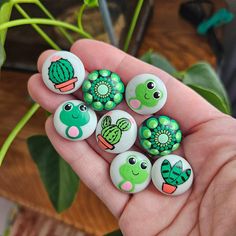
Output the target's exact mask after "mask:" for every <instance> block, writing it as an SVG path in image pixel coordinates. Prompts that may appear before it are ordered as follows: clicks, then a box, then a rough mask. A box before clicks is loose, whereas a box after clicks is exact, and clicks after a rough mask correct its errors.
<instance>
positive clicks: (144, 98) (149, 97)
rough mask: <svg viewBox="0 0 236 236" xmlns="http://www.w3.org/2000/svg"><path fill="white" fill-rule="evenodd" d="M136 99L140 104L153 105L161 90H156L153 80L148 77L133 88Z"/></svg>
mask: <svg viewBox="0 0 236 236" xmlns="http://www.w3.org/2000/svg"><path fill="white" fill-rule="evenodd" d="M135 95H136V99H137V100H139V101H140V102H141V105H144V106H147V107H154V106H156V105H157V103H158V101H159V100H160V99H161V97H162V92H161V91H160V90H158V88H157V85H156V83H155V81H154V80H152V79H149V80H147V81H146V82H145V83H142V84H139V85H138V86H137V87H136V89H135Z"/></svg>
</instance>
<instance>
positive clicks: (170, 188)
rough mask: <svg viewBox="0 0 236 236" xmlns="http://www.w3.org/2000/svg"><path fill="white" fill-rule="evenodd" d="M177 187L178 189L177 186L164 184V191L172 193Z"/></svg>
mask: <svg viewBox="0 0 236 236" xmlns="http://www.w3.org/2000/svg"><path fill="white" fill-rule="evenodd" d="M176 189H177V186H173V185H171V184H167V183H163V184H162V191H163V192H164V193H168V194H172V193H173V192H174V191H175V190H176Z"/></svg>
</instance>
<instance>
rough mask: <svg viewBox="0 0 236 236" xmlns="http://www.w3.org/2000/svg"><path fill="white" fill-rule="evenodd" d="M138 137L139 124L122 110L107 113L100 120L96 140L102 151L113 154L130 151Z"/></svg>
mask: <svg viewBox="0 0 236 236" xmlns="http://www.w3.org/2000/svg"><path fill="white" fill-rule="evenodd" d="M136 137H137V124H136V122H135V120H134V118H133V117H132V116H131V115H130V114H129V113H127V112H125V111H122V110H114V111H110V112H108V113H106V114H105V115H104V116H102V118H101V119H100V120H99V122H98V125H97V129H96V138H97V142H98V145H99V147H100V148H101V149H103V150H104V151H107V152H111V153H120V152H125V151H127V150H128V149H130V148H131V147H132V146H133V144H134V142H135V140H136Z"/></svg>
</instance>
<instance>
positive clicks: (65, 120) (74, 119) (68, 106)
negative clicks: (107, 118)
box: [53, 100, 97, 141]
mask: <svg viewBox="0 0 236 236" xmlns="http://www.w3.org/2000/svg"><path fill="white" fill-rule="evenodd" d="M53 122H54V127H55V129H56V131H57V132H58V133H59V134H60V135H61V136H62V137H64V138H66V139H69V140H72V141H77V140H83V139H86V138H88V137H89V136H91V135H92V134H93V132H94V131H95V129H96V125H97V116H96V114H95V112H94V111H93V110H92V109H90V108H89V107H87V106H86V105H85V104H84V102H82V101H79V100H70V101H66V102H64V103H62V104H61V105H60V106H59V107H58V108H57V110H56V112H55V114H54V119H53Z"/></svg>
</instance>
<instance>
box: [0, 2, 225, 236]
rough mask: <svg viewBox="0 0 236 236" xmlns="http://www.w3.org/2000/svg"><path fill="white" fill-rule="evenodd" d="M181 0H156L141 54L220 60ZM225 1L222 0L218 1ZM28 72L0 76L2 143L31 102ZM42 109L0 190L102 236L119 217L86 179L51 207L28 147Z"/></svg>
mask: <svg viewBox="0 0 236 236" xmlns="http://www.w3.org/2000/svg"><path fill="white" fill-rule="evenodd" d="M180 2H181V1H179V0H175V1H166V0H158V1H155V3H156V4H155V9H154V14H153V18H152V19H151V22H150V25H149V27H148V30H147V32H146V36H145V38H144V42H143V45H142V47H141V49H140V52H139V54H140V55H142V54H143V53H144V52H146V51H147V50H149V49H150V48H151V49H153V50H154V51H157V52H159V53H161V54H163V55H164V56H166V57H167V58H168V59H169V60H170V61H171V62H172V63H173V64H174V65H175V66H176V67H177V68H178V69H185V68H186V67H188V66H190V65H191V64H193V63H195V62H196V61H199V60H207V61H209V62H210V63H211V64H212V65H214V64H215V58H214V55H213V53H212V51H211V49H210V48H209V46H208V45H207V43H206V40H204V39H203V38H202V37H200V36H197V35H196V33H195V30H194V29H193V28H192V26H190V25H189V24H188V23H186V22H184V21H183V20H182V19H181V18H180V17H179V16H178V13H177V9H178V5H179V3H180ZM214 2H217V4H221V3H222V1H214ZM28 77H29V74H24V73H19V72H6V71H4V72H2V74H1V80H0V114H1V117H0V124H1V126H0V143H2V142H3V141H4V139H5V138H6V136H7V135H8V133H9V132H10V131H11V130H12V129H13V127H14V126H15V124H16V123H17V121H18V120H19V119H20V118H21V116H23V114H24V113H25V112H26V111H27V109H28V108H29V107H30V105H31V100H30V98H29V97H28V95H27V88H26V83H27V79H28ZM44 121H45V113H44V111H43V110H40V111H38V112H37V114H36V115H35V116H34V117H33V118H32V119H31V121H30V122H29V123H28V124H27V125H26V127H25V128H24V129H23V131H22V132H21V133H20V134H19V135H18V136H17V138H16V140H15V141H14V143H13V145H12V147H11V149H10V151H9V152H8V154H7V156H6V159H5V161H4V164H3V167H1V169H0V195H2V196H5V197H7V198H9V199H12V200H14V201H16V202H18V203H20V204H22V205H25V206H28V207H30V208H33V209H35V210H37V211H39V212H42V213H44V214H46V215H48V216H53V217H55V218H57V219H61V220H63V221H64V222H67V223H69V224H72V225H74V226H76V227H78V228H79V229H82V230H84V231H86V232H88V233H90V234H92V235H102V234H103V233H105V232H108V231H112V230H113V229H115V228H117V227H118V226H117V222H116V220H115V219H114V218H113V217H112V215H111V214H110V213H109V212H108V210H107V209H106V207H105V206H104V205H103V204H102V203H101V201H100V200H99V199H98V198H97V197H96V196H95V195H94V194H93V193H92V192H91V191H90V190H88V189H87V188H86V187H85V186H84V185H83V184H81V187H80V194H79V195H78V197H77V199H76V200H75V202H74V204H73V207H72V208H71V209H70V210H68V211H66V212H65V213H63V214H61V215H58V214H56V213H55V211H54V210H53V209H52V207H51V205H50V203H49V200H48V197H47V194H46V192H45V190H44V188H43V185H42V183H41V181H40V178H39V174H38V172H37V169H36V167H35V165H34V164H33V162H32V160H31V158H30V155H29V152H28V150H27V147H26V142H25V141H26V138H27V137H29V136H31V135H34V134H41V133H44Z"/></svg>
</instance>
